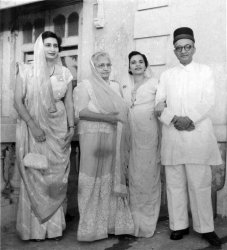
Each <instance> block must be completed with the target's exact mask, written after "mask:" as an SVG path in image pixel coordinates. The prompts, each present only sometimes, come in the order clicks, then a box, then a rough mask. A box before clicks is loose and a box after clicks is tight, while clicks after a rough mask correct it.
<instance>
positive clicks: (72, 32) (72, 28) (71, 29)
mask: <svg viewBox="0 0 227 250" xmlns="http://www.w3.org/2000/svg"><path fill="white" fill-rule="evenodd" d="M78 26H79V15H78V14H77V13H76V12H73V13H72V14H70V16H69V17H68V36H78Z"/></svg>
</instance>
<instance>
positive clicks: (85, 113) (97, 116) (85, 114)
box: [79, 108, 114, 124]
mask: <svg viewBox="0 0 227 250" xmlns="http://www.w3.org/2000/svg"><path fill="white" fill-rule="evenodd" d="M79 117H80V120H86V121H94V122H107V123H111V124H112V123H114V122H113V119H111V118H113V117H111V115H109V114H101V113H95V112H92V111H90V110H89V109H87V108H86V109H83V110H81V111H80V112H79Z"/></svg>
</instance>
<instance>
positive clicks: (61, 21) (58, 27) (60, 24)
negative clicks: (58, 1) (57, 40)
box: [53, 15, 65, 37]
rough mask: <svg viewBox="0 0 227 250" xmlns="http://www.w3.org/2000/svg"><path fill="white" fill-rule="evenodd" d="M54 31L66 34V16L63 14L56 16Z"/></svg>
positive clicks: (61, 35)
mask: <svg viewBox="0 0 227 250" xmlns="http://www.w3.org/2000/svg"><path fill="white" fill-rule="evenodd" d="M53 22H54V32H55V33H56V34H57V35H58V36H60V37H64V36H65V17H64V16H63V15H58V16H57V17H55V18H54V20H53Z"/></svg>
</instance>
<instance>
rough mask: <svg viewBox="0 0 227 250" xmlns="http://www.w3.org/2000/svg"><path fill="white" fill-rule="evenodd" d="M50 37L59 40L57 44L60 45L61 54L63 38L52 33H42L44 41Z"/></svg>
mask: <svg viewBox="0 0 227 250" xmlns="http://www.w3.org/2000/svg"><path fill="white" fill-rule="evenodd" d="M49 37H52V38H55V39H56V40H57V43H58V48H59V52H60V51H61V43H62V40H61V37H59V36H57V35H56V34H55V33H54V32H52V31H44V32H43V33H42V39H43V41H44V40H45V39H46V38H49Z"/></svg>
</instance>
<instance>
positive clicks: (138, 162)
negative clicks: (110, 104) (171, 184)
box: [122, 76, 161, 237]
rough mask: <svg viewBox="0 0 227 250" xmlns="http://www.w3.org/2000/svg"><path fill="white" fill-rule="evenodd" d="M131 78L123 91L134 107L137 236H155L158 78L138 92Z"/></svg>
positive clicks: (132, 186) (133, 183) (132, 197)
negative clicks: (155, 111) (155, 109)
mask: <svg viewBox="0 0 227 250" xmlns="http://www.w3.org/2000/svg"><path fill="white" fill-rule="evenodd" d="M128 77H129V78H128V79H126V81H124V82H123V86H122V91H123V96H124V98H125V100H126V102H127V103H128V106H129V107H130V115H129V121H130V132H131V150H130V163H129V191H130V208H131V212H132V215H133V220H134V224H135V231H134V235H135V236H138V237H151V236H152V235H153V234H154V232H155V229H156V224H157V220H158V216H159V209H160V201H161V182H160V155H159V127H158V123H157V119H156V117H155V116H154V112H153V111H154V105H155V93H156V88H157V81H156V80H155V79H154V78H147V79H146V81H145V82H144V83H143V84H142V85H141V86H140V87H139V88H138V89H137V90H136V91H134V81H133V77H132V76H128Z"/></svg>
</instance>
